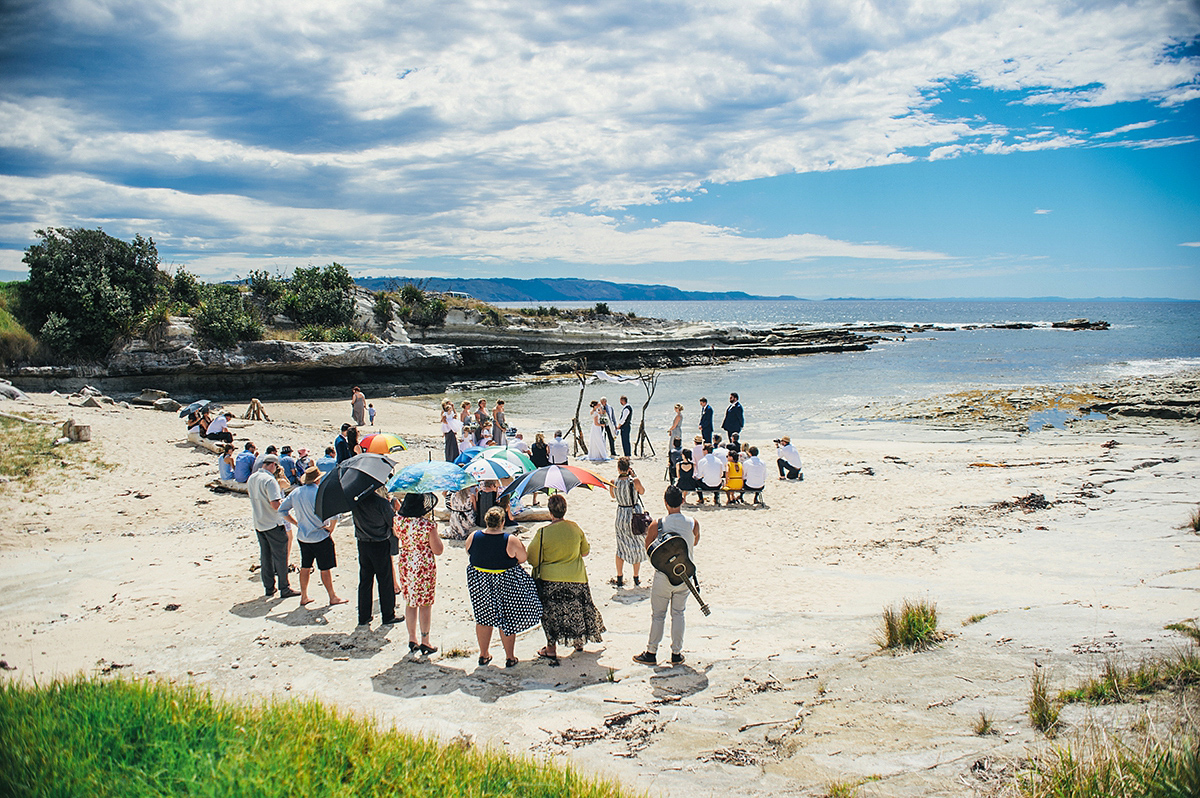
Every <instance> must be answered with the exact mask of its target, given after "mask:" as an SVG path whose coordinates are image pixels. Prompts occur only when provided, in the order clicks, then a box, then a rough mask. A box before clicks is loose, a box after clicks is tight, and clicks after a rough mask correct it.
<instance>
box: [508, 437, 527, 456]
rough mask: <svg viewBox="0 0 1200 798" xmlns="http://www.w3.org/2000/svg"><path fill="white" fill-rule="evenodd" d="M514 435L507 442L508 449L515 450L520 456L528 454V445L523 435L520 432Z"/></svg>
mask: <svg viewBox="0 0 1200 798" xmlns="http://www.w3.org/2000/svg"><path fill="white" fill-rule="evenodd" d="M514 435H515V436H516V437H514V438H513V439H512V440H511V441H509V442H508V447H509V448H510V449H516V450H517V451H518V452H521V453H522V454H529V444H528V443H526V442H525V435H524V434H523V433H520V432H516V433H514Z"/></svg>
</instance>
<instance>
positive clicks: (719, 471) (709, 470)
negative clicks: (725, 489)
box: [696, 443, 725, 507]
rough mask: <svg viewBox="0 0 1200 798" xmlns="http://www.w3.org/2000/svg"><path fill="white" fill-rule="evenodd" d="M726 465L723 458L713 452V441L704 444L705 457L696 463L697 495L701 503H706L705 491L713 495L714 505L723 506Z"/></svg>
mask: <svg viewBox="0 0 1200 798" xmlns="http://www.w3.org/2000/svg"><path fill="white" fill-rule="evenodd" d="M724 470H725V466H724V464H723V463H722V462H721V459H720V458H719V457H717V456H716V455H715V454H713V447H712V444H711V443H706V444H704V457H702V458H700V462H699V463H697V464H696V480H697V483H698V484H697V485H696V496H697V502H698V503H699V504H704V494H705V492H710V493H712V495H713V505H714V506H716V507H720V506H721V499H720V496H721V484H722V477H723V475H724Z"/></svg>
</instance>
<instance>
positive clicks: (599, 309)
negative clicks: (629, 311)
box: [592, 302, 612, 316]
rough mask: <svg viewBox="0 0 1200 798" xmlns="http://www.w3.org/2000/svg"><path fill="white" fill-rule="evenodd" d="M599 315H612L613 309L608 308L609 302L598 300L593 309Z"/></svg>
mask: <svg viewBox="0 0 1200 798" xmlns="http://www.w3.org/2000/svg"><path fill="white" fill-rule="evenodd" d="M592 312H593V313H595V314H596V315H597V316H611V315H612V311H611V310H609V308H608V303H607V302H597V303H596V308H595V310H593V311H592Z"/></svg>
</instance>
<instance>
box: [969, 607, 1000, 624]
mask: <svg viewBox="0 0 1200 798" xmlns="http://www.w3.org/2000/svg"><path fill="white" fill-rule="evenodd" d="M995 614H996V611H995V610H993V611H991V612H979V613H976V614H974V615H971V616H970V617H967V618H964V619H963V622H962V625H963V626H970V625H971V624H973V623H979V622H980V621H982V620H983V619H984V618H987V617H988V616H990V615H995Z"/></svg>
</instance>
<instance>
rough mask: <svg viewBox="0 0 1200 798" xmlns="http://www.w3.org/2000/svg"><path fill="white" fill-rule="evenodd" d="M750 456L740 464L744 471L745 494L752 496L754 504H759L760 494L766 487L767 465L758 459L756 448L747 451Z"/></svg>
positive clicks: (752, 447)
mask: <svg viewBox="0 0 1200 798" xmlns="http://www.w3.org/2000/svg"><path fill="white" fill-rule="evenodd" d="M747 454H749V455H750V456H749V457H748V458H746V461H745V462H744V463H742V467H743V468H744V469H745V471H746V492H747V493H753V494H754V501H753V503H754V504H759V503H760V501H761V499H762V492H763V490H764V489H765V488H766V486H767V464H766V463H764V462H763V461H762V460H760V459H759V457H758V447H757V446H751V447H749V449H748V450H747Z"/></svg>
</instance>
